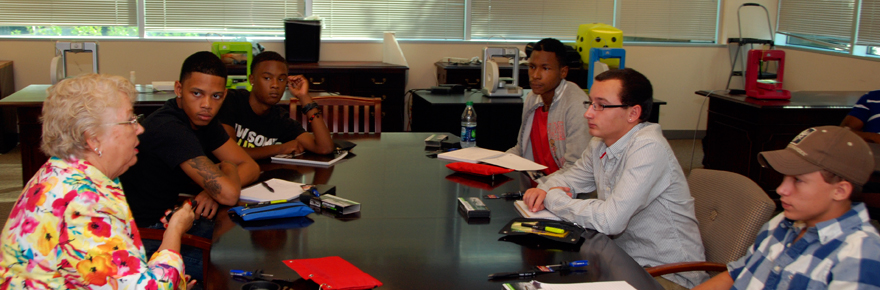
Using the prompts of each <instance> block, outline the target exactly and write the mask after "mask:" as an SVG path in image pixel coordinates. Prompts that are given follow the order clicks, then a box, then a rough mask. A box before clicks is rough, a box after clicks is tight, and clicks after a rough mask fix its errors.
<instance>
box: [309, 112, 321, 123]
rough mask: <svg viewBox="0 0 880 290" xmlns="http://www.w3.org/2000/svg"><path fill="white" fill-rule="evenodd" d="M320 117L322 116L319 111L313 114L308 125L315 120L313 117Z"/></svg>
mask: <svg viewBox="0 0 880 290" xmlns="http://www.w3.org/2000/svg"><path fill="white" fill-rule="evenodd" d="M322 115H323V113H321V111H317V112H315V114H313V115H312V116H311V117H309V123H311V122H312V120H314V119H315V117H318V116H322Z"/></svg>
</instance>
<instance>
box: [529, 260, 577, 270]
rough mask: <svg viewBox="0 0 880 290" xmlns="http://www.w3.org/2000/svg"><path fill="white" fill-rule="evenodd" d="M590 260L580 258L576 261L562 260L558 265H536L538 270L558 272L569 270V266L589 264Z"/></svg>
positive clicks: (575, 266)
mask: <svg viewBox="0 0 880 290" xmlns="http://www.w3.org/2000/svg"><path fill="white" fill-rule="evenodd" d="M589 264H590V262H589V261H587V260H579V261H574V262H566V261H562V262H561V263H559V264H556V265H547V266H535V268H536V269H538V271H541V272H556V271H564V270H569V268H577V267H583V266H587V265H589Z"/></svg>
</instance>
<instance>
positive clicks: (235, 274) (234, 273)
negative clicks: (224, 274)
mask: <svg viewBox="0 0 880 290" xmlns="http://www.w3.org/2000/svg"><path fill="white" fill-rule="evenodd" d="M229 275H231V276H233V277H256V278H262V277H274V276H275V275H272V274H264V273H263V270H257V271H256V272H248V271H244V270H229Z"/></svg>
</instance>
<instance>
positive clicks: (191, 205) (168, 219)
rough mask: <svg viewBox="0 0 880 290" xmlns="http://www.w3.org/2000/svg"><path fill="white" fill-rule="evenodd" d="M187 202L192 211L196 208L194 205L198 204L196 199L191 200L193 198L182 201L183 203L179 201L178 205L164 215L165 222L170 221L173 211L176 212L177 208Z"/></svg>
mask: <svg viewBox="0 0 880 290" xmlns="http://www.w3.org/2000/svg"><path fill="white" fill-rule="evenodd" d="M187 203H189V206H190V207H192V209H193V211H195V210H196V206H198V204H199V203H198V202H196V201H195V200H193V199H187V200H185V201H183V203H181V204H180V205H178V206H176V207H174V208H172V209H171V211H170V212H168V214H166V215H165V222H166V223H167V222H170V221H171V216H173V215H174V213H175V212H177V210H179V209H180V208H181V207H183V205H184V204H187Z"/></svg>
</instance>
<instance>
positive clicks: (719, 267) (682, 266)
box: [645, 262, 727, 277]
mask: <svg viewBox="0 0 880 290" xmlns="http://www.w3.org/2000/svg"><path fill="white" fill-rule="evenodd" d="M645 270H646V271H648V274H651V276H652V277H657V276H661V275H666V274H672V273H679V272H690V271H711V272H724V271H727V265H724V264H719V263H712V262H681V263H670V264H666V265H660V266H656V267H650V268H647V269H645Z"/></svg>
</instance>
